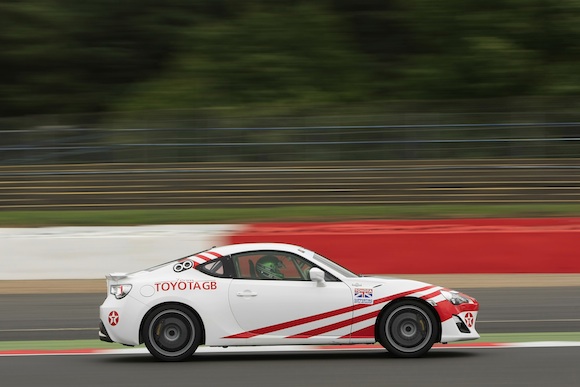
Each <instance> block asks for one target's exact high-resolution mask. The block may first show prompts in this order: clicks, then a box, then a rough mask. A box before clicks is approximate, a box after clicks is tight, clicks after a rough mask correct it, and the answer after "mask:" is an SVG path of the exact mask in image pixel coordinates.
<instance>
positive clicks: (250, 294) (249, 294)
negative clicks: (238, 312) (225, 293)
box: [236, 290, 258, 297]
mask: <svg viewBox="0 0 580 387" xmlns="http://www.w3.org/2000/svg"><path fill="white" fill-rule="evenodd" d="M257 295H258V293H256V292H252V291H250V290H244V291H243V292H237V293H236V296H238V297H256V296H257Z"/></svg>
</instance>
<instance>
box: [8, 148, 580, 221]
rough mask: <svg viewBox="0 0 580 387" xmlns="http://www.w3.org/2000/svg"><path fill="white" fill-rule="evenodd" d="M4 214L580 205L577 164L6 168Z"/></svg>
mask: <svg viewBox="0 0 580 387" xmlns="http://www.w3.org/2000/svg"><path fill="white" fill-rule="evenodd" d="M0 182H1V183H2V184H0V209H6V210H9V209H12V210H23V209H56V210H60V209H117V208H131V209H144V208H209V207H214V208H228V207H229V208H232V207H238V208H241V207H260V206H287V205H361V204H364V205H385V204H407V205H412V204H424V203H433V204H436V203H458V204H459V203H482V204H483V203H486V204H515V203H580V159H518V160H508V159H493V160H452V161H445V160H429V161H408V162H401V161H383V160H381V161H337V162H254V163H180V164H141V163H140V164H77V165H38V166H12V167H0Z"/></svg>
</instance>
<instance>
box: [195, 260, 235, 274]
mask: <svg viewBox="0 0 580 387" xmlns="http://www.w3.org/2000/svg"><path fill="white" fill-rule="evenodd" d="M196 269H197V270H199V271H201V272H202V273H205V274H207V275H211V276H212V277H222V278H232V277H233V274H234V270H233V267H232V261H231V258H230V257H223V258H220V259H212V260H211V261H208V262H206V263H203V264H201V265H198V266H197V267H196Z"/></svg>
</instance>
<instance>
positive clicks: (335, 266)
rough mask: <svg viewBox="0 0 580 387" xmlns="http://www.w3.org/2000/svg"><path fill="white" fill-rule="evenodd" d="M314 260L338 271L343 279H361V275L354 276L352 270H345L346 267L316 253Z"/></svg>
mask: <svg viewBox="0 0 580 387" xmlns="http://www.w3.org/2000/svg"><path fill="white" fill-rule="evenodd" d="M314 258H315V259H317V260H318V261H320V262H322V263H323V264H325V265H326V266H328V267H329V268H331V269H332V270H334V271H336V272H337V273H338V274H340V275H341V276H343V277H347V278H353V277H360V276H359V275H357V274H354V273H353V272H351V271H350V270H348V269H345V268H344V267H342V266H340V265H339V264H338V263H336V262H333V261H331V260H330V259H328V258H325V257H323V256H322V255H320V254H317V253H314Z"/></svg>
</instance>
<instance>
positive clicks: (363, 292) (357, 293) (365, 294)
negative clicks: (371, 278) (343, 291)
mask: <svg viewBox="0 0 580 387" xmlns="http://www.w3.org/2000/svg"><path fill="white" fill-rule="evenodd" d="M354 303H355V304H372V303H373V289H368V288H356V289H354Z"/></svg>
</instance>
